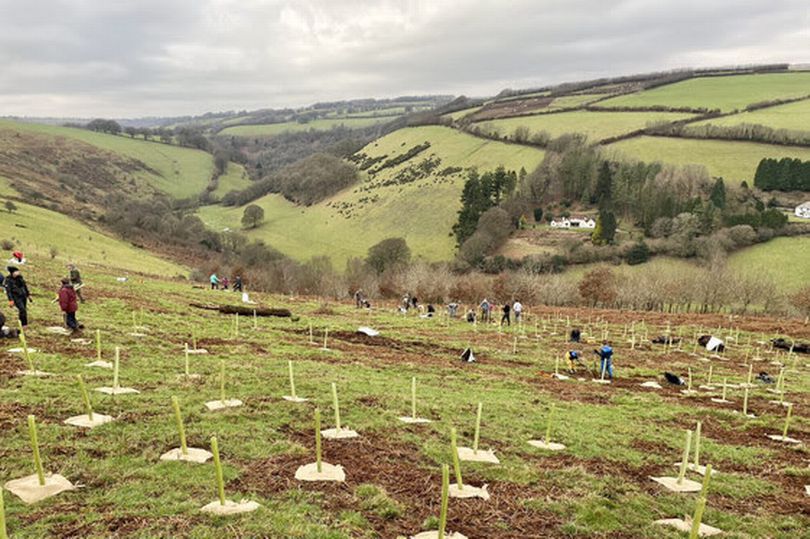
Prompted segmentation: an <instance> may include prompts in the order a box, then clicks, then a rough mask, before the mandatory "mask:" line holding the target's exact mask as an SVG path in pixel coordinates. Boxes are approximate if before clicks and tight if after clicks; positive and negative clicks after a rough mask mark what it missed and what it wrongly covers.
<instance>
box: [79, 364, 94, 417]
mask: <svg viewBox="0 0 810 539" xmlns="http://www.w3.org/2000/svg"><path fill="white" fill-rule="evenodd" d="M76 379H77V380H78V381H79V389H80V390H81V392H82V401H84V409H85V410H86V411H87V418H88V419H90V421H93V406H92V405H91V404H90V395H89V394H88V393H87V388H86V387H85V386H84V378H82V375H81V374H77V375H76Z"/></svg>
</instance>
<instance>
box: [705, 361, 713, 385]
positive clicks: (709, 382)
mask: <svg viewBox="0 0 810 539" xmlns="http://www.w3.org/2000/svg"><path fill="white" fill-rule="evenodd" d="M713 371H714V365H709V377H708V379H707V380H706V385H707V386H710V385H712V372H713Z"/></svg>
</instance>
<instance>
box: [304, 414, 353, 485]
mask: <svg viewBox="0 0 810 539" xmlns="http://www.w3.org/2000/svg"><path fill="white" fill-rule="evenodd" d="M295 478H296V479H297V480H298V481H338V482H341V483H342V482H343V481H345V480H346V473H345V472H344V471H343V466H340V465H338V466H335V465H334V464H329V463H328V462H323V460H322V459H321V410H320V409H319V408H316V409H315V462H313V463H311V464H305V465H304V466H300V467H299V468H298V469H297V470H296V471H295Z"/></svg>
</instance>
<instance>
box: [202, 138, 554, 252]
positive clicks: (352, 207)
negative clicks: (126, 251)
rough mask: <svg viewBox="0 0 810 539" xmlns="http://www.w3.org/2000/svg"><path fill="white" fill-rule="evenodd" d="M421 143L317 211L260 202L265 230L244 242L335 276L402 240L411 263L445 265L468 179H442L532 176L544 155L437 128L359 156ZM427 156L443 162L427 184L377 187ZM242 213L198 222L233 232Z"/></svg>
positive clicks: (213, 210) (205, 215)
mask: <svg viewBox="0 0 810 539" xmlns="http://www.w3.org/2000/svg"><path fill="white" fill-rule="evenodd" d="M425 141H428V142H430V143H431V146H430V148H429V149H428V150H426V151H424V152H422V153H421V154H419V155H417V156H416V157H414V158H412V159H411V160H409V161H406V162H405V163H403V164H401V165H398V166H395V167H390V168H387V169H385V170H384V171H382V172H380V173H379V174H376V175H375V176H374V177H373V178H371V177H366V178H365V179H364V181H363V183H361V184H358V185H356V186H355V187H352V188H349V189H346V190H344V191H342V192H340V193H338V194H337V195H335V196H334V197H332V198H330V199H328V200H326V201H323V202H321V203H319V204H315V205H313V206H310V207H307V208H304V207H300V206H295V205H294V204H292V203H290V202H288V201H286V200H285V199H283V198H282V197H281V196H279V195H268V196H266V197H263V198H261V199H260V200H258V201H256V203H257V204H258V205H259V206H261V207H262V208H264V211H265V216H266V218H265V223H264V224H263V225H262V226H261V227H259V228H258V229H256V230H255V231H249V232H247V234H248V236H249V237H253V238H257V239H259V238H260V239H263V240H265V241H266V242H267V243H268V244H270V245H272V246H273V247H275V248H277V249H279V250H281V251H282V252H284V253H286V254H288V255H290V256H292V257H293V258H296V259H299V260H305V259H308V258H310V257H312V256H315V255H319V254H329V255H331V257H332V260H333V262H334V263H336V265H337V267H339V268H342V267H343V264H344V263H345V261H346V260H347V259H348V258H350V257H353V256H360V257H365V255H366V253H367V251H368V248H369V247H370V246H372V245H374V244H375V243H377V242H378V241H380V240H382V239H385V238H389V237H404V238H406V240H407V241H408V245H409V246H410V248H411V250H412V252H413V254H414V255H415V256H423V257H425V258H427V259H429V260H446V259H449V258H451V257H452V255H453V249H454V241H453V238H451V237H450V236H449V233H450V229H451V227H452V225H453V223H455V221H456V218H457V212H458V209H459V204H460V203H459V196H460V194H461V188H462V185H463V181H464V178H465V177H466V173H465V172H464V171H461V170H460V171H457V172H455V173H453V174H446V175H441V174H440V172H441V171H442V170H444V169H447V168H448V167H462V168H468V167H477V168H478V169H479V170H481V171H485V170H492V169H495V168H496V167H497V166H499V165H503V166H505V167H506V168H507V169H511V170H519V169H520V168H521V167H525V168H526V169H527V170H532V168H534V167H535V166H537V165H538V164H539V163H540V161H541V160H542V158H543V152H541V151H539V150H536V149H533V148H527V147H521V146H515V145H509V144H504V143H499V142H493V141H487V140H482V139H479V138H476V137H473V136H470V135H467V134H465V133H460V132H458V131H456V130H453V129H450V128H446V127H437V126H429V127H418V128H408V129H401V130H399V131H396V132H394V133H391V134H389V135H387V136H385V137H383V138H382V139H379V140H376V141H374V142H372V143H371V144H369V145H368V146H367V147H366V148H364V149H363V150H362V152H363V153H365V154H366V155H368V156H370V157H376V156H381V155H387V156H388V157H389V158H391V157H394V156H396V155H400V154H403V153H405V152H406V151H408V150H409V149H410V148H412V147H414V146H416V145H418V144H421V143H423V142H425ZM431 156H433V157H434V158H439V159H441V164H440V165H439V166H438V168H437V169H436V170H434V171H433V172H432V173H431V174H430V175H428V176H427V177H424V178H422V179H419V180H418V181H414V182H411V183H407V184H402V185H399V184H394V185H388V186H380V185H379V184H380V183H384V182H386V181H388V180H390V179H392V178H394V177H395V176H396V175H397V174H398V173H400V172H401V171H402V170H403V169H405V168H406V167H409V166H413V165H415V164H419V163H422V162H423V161H424V160H425V159H427V158H428V157H431ZM242 212H243V208H224V207H219V206H211V207H206V208H203V209H201V210H200V216H201V217H202V219H203V220H204V221H205V222H206V223H207V224H209V225H210V226H212V227H214V228H215V229H222V228H225V227H229V228H233V229H236V228H239V222H240V219H241V216H242Z"/></svg>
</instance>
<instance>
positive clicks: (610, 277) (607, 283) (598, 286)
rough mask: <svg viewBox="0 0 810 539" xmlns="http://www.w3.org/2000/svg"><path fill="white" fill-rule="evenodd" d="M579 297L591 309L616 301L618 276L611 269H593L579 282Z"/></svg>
mask: <svg viewBox="0 0 810 539" xmlns="http://www.w3.org/2000/svg"><path fill="white" fill-rule="evenodd" d="M579 295H580V296H582V299H584V300H585V301H587V302H588V303H589V304H590V305H591V307H596V306H597V305H599V304H601V305H608V304H610V303H613V302H614V301H616V296H617V288H616V276H615V275H614V274H613V272H612V271H611V270H610V269H609V268H604V267H602V268H596V269H592V270H591V271H589V272H588V273H586V274H585V276H584V277H583V278H582V280H581V281H580V282H579Z"/></svg>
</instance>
